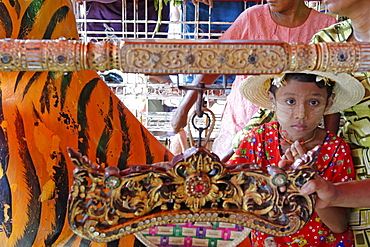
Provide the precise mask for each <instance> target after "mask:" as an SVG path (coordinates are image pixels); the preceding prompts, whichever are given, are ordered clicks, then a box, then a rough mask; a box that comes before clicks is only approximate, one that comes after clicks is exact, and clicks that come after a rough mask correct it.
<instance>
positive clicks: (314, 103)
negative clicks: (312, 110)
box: [310, 100, 319, 106]
mask: <svg viewBox="0 0 370 247" xmlns="http://www.w3.org/2000/svg"><path fill="white" fill-rule="evenodd" d="M318 104H319V101H317V100H311V101H310V105H313V106H315V105H318Z"/></svg>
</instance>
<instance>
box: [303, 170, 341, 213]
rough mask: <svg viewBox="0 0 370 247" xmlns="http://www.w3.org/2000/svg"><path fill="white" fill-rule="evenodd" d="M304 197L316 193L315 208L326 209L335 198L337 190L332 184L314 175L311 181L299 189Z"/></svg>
mask: <svg viewBox="0 0 370 247" xmlns="http://www.w3.org/2000/svg"><path fill="white" fill-rule="evenodd" d="M301 192H302V193H303V194H305V195H309V194H312V193H316V195H317V197H316V208H326V207H329V206H331V202H332V201H334V199H335V198H336V197H337V194H338V192H337V189H336V187H335V185H334V184H332V183H331V182H329V181H327V180H325V179H323V178H322V177H320V176H319V175H317V174H316V175H315V178H314V179H313V180H310V181H308V182H307V183H306V184H304V185H303V186H302V188H301Z"/></svg>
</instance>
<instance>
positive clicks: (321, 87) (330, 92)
mask: <svg viewBox="0 0 370 247" xmlns="http://www.w3.org/2000/svg"><path fill="white" fill-rule="evenodd" d="M266 88H267V89H268V91H267V92H266ZM240 91H241V94H242V95H243V96H244V97H246V98H247V99H248V100H250V101H251V102H253V103H255V104H257V105H259V106H262V107H264V108H268V109H271V110H274V111H275V112H276V116H277V121H274V122H270V123H266V124H263V125H261V126H259V127H257V128H254V129H252V130H251V131H249V132H248V133H247V134H246V135H245V137H244V139H243V141H242V143H241V144H240V146H239V148H238V149H237V150H236V152H235V154H234V155H233V156H232V157H231V159H230V160H229V161H228V162H227V163H226V165H234V164H243V163H256V164H258V165H259V166H261V167H262V168H264V169H269V168H272V167H277V166H278V164H279V162H281V161H282V160H283V161H285V162H286V163H288V162H289V161H290V162H291V163H292V162H293V161H294V160H295V158H296V157H301V156H302V155H304V154H305V153H306V152H307V151H308V150H311V149H313V148H315V147H318V146H319V147H320V149H319V150H320V151H319V153H318V155H317V160H316V162H315V164H314V167H315V168H314V169H315V170H316V172H317V174H318V175H320V176H322V177H323V178H324V179H326V180H329V181H332V182H344V181H348V180H351V179H354V177H355V174H354V172H353V170H354V167H353V163H352V158H351V151H350V148H349V146H348V144H347V143H346V142H345V141H344V140H343V139H342V138H340V137H338V136H336V135H335V134H333V133H332V132H330V131H327V130H325V129H322V128H319V127H318V125H319V123H320V122H321V119H322V117H323V115H326V114H329V113H333V112H336V111H339V110H342V109H345V108H347V107H349V106H351V105H353V104H356V103H357V102H359V101H360V100H361V98H362V97H363V95H364V92H365V90H364V88H363V86H362V85H361V83H360V82H358V81H357V80H356V79H355V78H353V77H351V76H350V75H348V74H344V73H342V74H338V75H334V74H333V73H328V72H321V71H310V72H305V71H304V72H302V73H294V72H285V73H283V74H280V75H275V76H271V75H260V76H250V77H248V78H247V79H246V80H245V81H244V82H243V83H242V84H241V86H240ZM334 99H335V100H334ZM291 163H290V164H291ZM258 204H263V201H262V202H258ZM338 216H339V217H338ZM348 220H349V210H348V209H346V208H343V207H327V208H325V209H316V210H315V212H314V213H313V215H312V217H311V219H310V220H309V222H308V223H307V224H306V225H305V226H304V227H303V228H302V229H300V230H299V231H298V232H296V233H294V234H292V235H290V236H286V237H273V236H270V235H269V234H266V233H263V232H259V231H255V230H252V236H251V237H252V244H253V246H266V245H265V243H266V241H268V242H269V243H270V244H272V243H274V244H275V246H333V247H334V246H335V247H336V246H348V247H349V246H353V235H352V232H351V229H350V228H349V226H348ZM301 244H302V245H301ZM270 246H271V245H270Z"/></svg>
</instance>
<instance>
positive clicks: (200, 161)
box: [69, 147, 316, 242]
mask: <svg viewBox="0 0 370 247" xmlns="http://www.w3.org/2000/svg"><path fill="white" fill-rule="evenodd" d="M69 153H70V156H71V159H72V160H73V162H74V163H75V165H76V167H77V168H76V169H75V171H74V184H73V186H72V191H71V194H70V200H69V224H70V226H71V228H72V230H73V231H74V232H75V233H77V234H78V235H80V236H82V237H85V238H88V239H90V240H93V241H97V242H108V241H112V240H115V239H118V238H120V237H122V236H125V235H128V234H132V233H136V232H139V231H141V230H144V229H147V228H149V227H154V226H158V225H166V224H174V223H184V222H225V223H231V224H237V225H240V226H244V227H248V228H252V229H256V230H260V231H263V232H266V233H268V234H271V235H275V236H287V235H291V234H293V233H295V232H296V231H298V230H299V229H301V228H302V227H303V226H304V225H305V223H306V222H307V221H308V220H309V219H310V218H311V216H312V213H313V210H314V209H313V208H314V198H313V196H306V195H302V194H300V193H299V189H300V187H301V186H302V185H303V184H304V183H305V182H307V181H308V180H309V179H311V178H312V177H313V176H314V174H315V172H314V170H313V169H311V166H312V164H313V163H314V162H315V159H316V156H315V155H314V154H313V155H311V156H308V159H307V160H306V162H304V161H302V162H301V163H304V164H299V166H297V167H296V169H292V170H286V171H283V170H280V169H279V168H276V167H271V168H270V169H268V170H265V169H261V168H260V167H258V166H257V165H256V164H240V165H232V166H225V165H224V164H222V163H221V162H220V161H219V158H218V157H217V156H216V155H215V154H213V153H211V152H209V151H208V150H206V149H203V148H195V147H193V148H190V149H188V150H186V151H185V152H184V153H183V154H179V155H177V156H175V157H174V158H173V160H172V162H170V163H161V164H153V165H138V166H132V167H130V168H128V169H126V170H122V171H120V170H119V169H118V168H117V167H106V168H103V167H101V166H99V165H95V164H93V163H91V162H90V161H89V160H88V159H87V157H85V156H81V154H79V153H78V152H76V151H74V150H73V149H69ZM281 188H284V192H283V190H281Z"/></svg>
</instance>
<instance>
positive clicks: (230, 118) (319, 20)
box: [212, 4, 336, 158]
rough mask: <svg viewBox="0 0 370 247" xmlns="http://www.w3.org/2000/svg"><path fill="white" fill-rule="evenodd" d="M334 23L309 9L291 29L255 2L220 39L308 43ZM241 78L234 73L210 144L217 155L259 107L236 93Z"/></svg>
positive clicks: (224, 152) (229, 144) (323, 15)
mask: <svg viewBox="0 0 370 247" xmlns="http://www.w3.org/2000/svg"><path fill="white" fill-rule="evenodd" d="M334 23H336V19H335V18H334V17H332V16H330V15H327V14H324V13H320V12H318V11H316V10H314V9H312V10H311V13H310V15H309V16H308V18H307V20H306V22H305V23H304V24H303V25H301V26H299V27H295V28H288V27H283V26H279V25H277V24H276V23H275V22H274V21H273V20H272V18H271V15H270V10H269V6H268V4H264V5H255V6H253V7H250V8H248V9H246V10H245V11H244V12H243V13H241V14H240V15H239V17H238V18H237V19H236V20H235V22H234V23H233V25H231V27H229V29H228V30H227V31H226V32H225V33H224V34H223V35H222V36H221V37H220V39H238V40H243V39H244V40H280V41H284V42H287V43H291V42H304V43H309V41H310V39H311V37H312V36H313V35H314V34H315V33H316V32H317V31H318V30H320V29H323V28H325V27H328V26H330V25H332V24H334ZM244 77H245V76H237V77H236V79H235V81H234V83H233V86H232V89H231V92H230V95H229V96H228V98H227V102H226V106H225V109H224V112H223V116H222V120H221V129H220V134H219V136H218V137H217V138H216V139H215V141H214V144H213V147H212V150H213V152H215V153H216V154H217V155H219V156H220V157H221V158H222V157H223V156H224V155H225V154H226V152H227V151H228V150H229V149H230V148H231V142H232V137H233V135H234V134H235V133H237V132H238V131H239V130H241V129H242V128H244V127H245V126H246V125H247V123H248V121H249V119H250V118H251V117H252V116H253V114H254V113H256V112H257V110H258V108H259V107H258V106H256V105H254V104H252V103H251V102H249V101H248V100H246V99H245V98H243V97H242V96H241V94H240V93H239V85H240V83H241V82H242V81H243V78H244Z"/></svg>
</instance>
